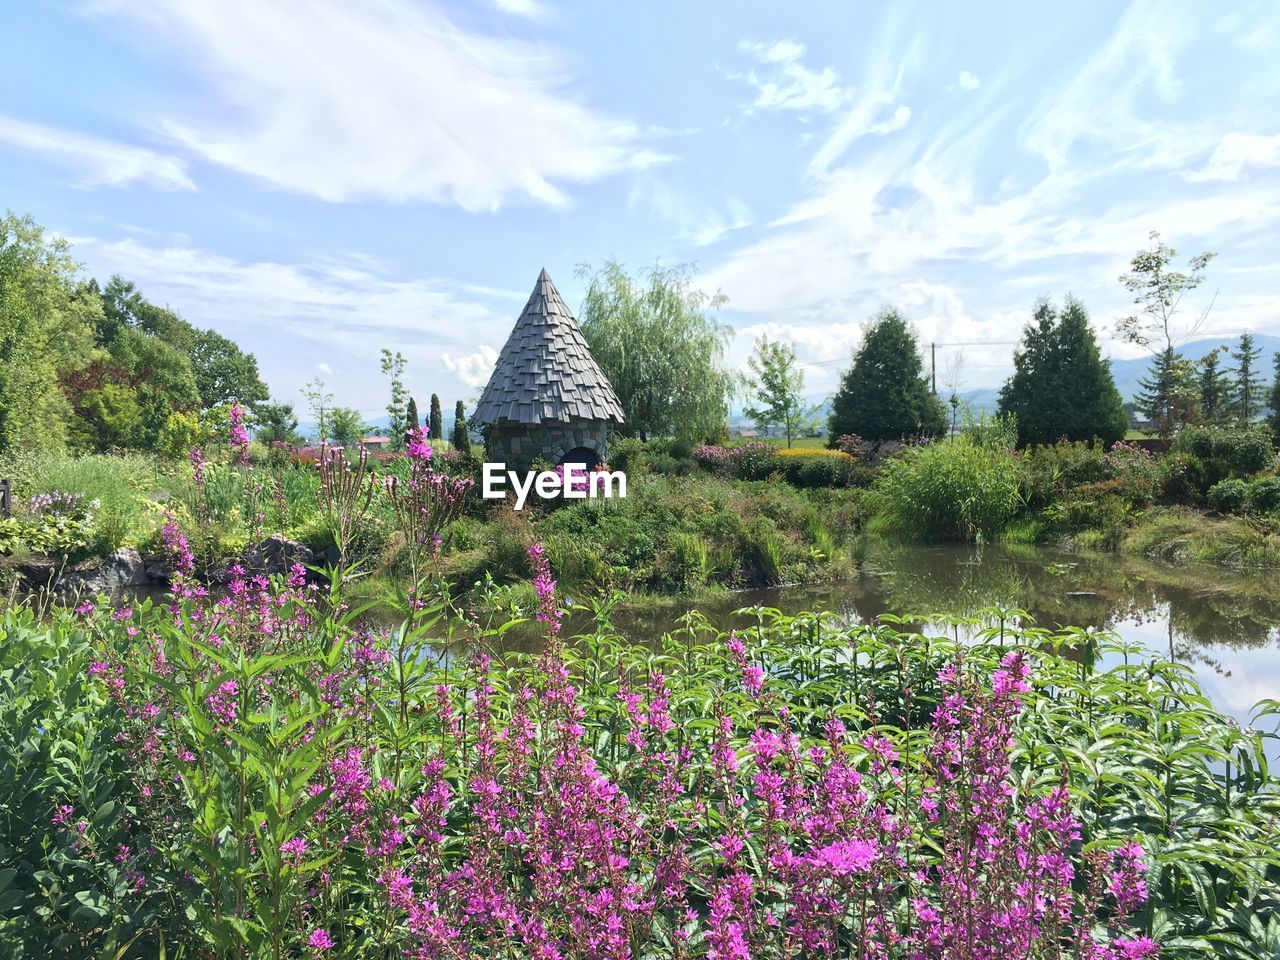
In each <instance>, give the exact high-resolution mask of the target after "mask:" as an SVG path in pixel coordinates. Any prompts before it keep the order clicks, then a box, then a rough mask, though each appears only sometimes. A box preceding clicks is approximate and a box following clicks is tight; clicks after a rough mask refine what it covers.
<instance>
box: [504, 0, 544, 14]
mask: <svg viewBox="0 0 1280 960" xmlns="http://www.w3.org/2000/svg"><path fill="white" fill-rule="evenodd" d="M493 2H494V5H495V6H497V8H498V9H499V10H501V11H502V12H503V13H509V14H511V15H512V16H516V17H530V18H532V19H537V18H538V17H542V16H545V15H546V12H547V8H546V7H544V6H543V5H542V4H541V3H539V2H538V0H493Z"/></svg>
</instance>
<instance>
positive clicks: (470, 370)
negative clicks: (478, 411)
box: [440, 344, 498, 390]
mask: <svg viewBox="0 0 1280 960" xmlns="http://www.w3.org/2000/svg"><path fill="white" fill-rule="evenodd" d="M440 361H441V363H443V364H444V365H445V368H446V369H447V370H451V371H452V372H453V373H454V374H455V375H456V376H457V378H458V379H459V380H461V381H462V382H463V383H465V384H466V385H467V386H468V387H471V388H472V389H473V390H476V389H479V388H480V387H483V386H484V385H485V384H486V383H487V382H488V380H489V375H490V374H491V373H493V367H494V364H496V363H497V362H498V351H497V350H495V349H494V348H493V347H490V346H488V345H487V344H481V345H480V346H479V347H477V348H476V350H475V351H474V352H473V353H468V354H466V355H465V356H461V357H454V356H451V355H450V354H447V353H444V354H441V355H440Z"/></svg>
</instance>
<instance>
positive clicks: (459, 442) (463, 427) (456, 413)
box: [452, 400, 471, 453]
mask: <svg viewBox="0 0 1280 960" xmlns="http://www.w3.org/2000/svg"><path fill="white" fill-rule="evenodd" d="M452 442H453V448H454V449H455V450H459V451H461V452H462V453H470V452H471V435H470V433H469V432H468V430H467V408H466V407H464V406H463V405H462V401H461V400H459V401H458V404H457V406H455V407H454V408H453V440H452Z"/></svg>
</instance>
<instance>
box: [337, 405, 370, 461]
mask: <svg viewBox="0 0 1280 960" xmlns="http://www.w3.org/2000/svg"><path fill="white" fill-rule="evenodd" d="M364 434H365V424H364V417H362V416H361V415H360V411H359V410H353V409H352V408H351V407H334V408H333V409H332V410H330V411H329V437H330V439H332V440H333V442H334V443H335V444H336V445H337V446H340V447H343V448H345V449H347V450H355V449H356V448H357V447H359V446H360V440H361V439H362V438H363V437H364Z"/></svg>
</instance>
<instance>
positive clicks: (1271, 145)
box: [1183, 133, 1280, 183]
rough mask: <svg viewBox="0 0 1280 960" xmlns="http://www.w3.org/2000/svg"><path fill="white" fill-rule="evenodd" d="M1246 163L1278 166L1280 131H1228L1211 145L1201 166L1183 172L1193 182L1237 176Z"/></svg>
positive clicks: (1233, 178) (1248, 165)
mask: <svg viewBox="0 0 1280 960" xmlns="http://www.w3.org/2000/svg"><path fill="white" fill-rule="evenodd" d="M1245 167H1280V133H1277V134H1273V135H1272V136H1269V137H1267V136H1262V135H1260V134H1254V133H1228V134H1227V135H1226V136H1224V137H1223V138H1222V139H1221V140H1219V141H1218V145H1217V146H1216V147H1214V148H1213V154H1212V155H1211V156H1210V157H1209V162H1208V163H1206V164H1205V166H1204V169H1202V170H1196V171H1190V172H1187V173H1184V174H1183V176H1184V177H1186V178H1187V179H1188V180H1190V181H1192V182H1193V183H1197V182H1203V181H1206V180H1239V179H1240V174H1241V173H1242V172H1243V171H1244V168H1245Z"/></svg>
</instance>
